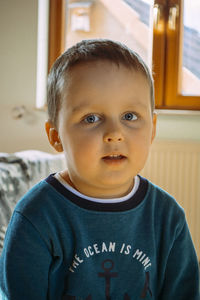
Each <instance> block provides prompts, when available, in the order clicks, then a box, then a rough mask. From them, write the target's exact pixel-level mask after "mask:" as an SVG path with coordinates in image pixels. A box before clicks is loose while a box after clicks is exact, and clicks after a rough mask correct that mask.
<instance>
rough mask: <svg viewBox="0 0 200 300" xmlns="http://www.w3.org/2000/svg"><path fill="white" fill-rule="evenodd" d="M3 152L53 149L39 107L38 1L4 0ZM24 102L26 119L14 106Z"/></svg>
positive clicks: (0, 12)
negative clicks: (15, 116)
mask: <svg viewBox="0 0 200 300" xmlns="http://www.w3.org/2000/svg"><path fill="white" fill-rule="evenodd" d="M0 38H1V40H0V66H1V72H0V128H1V133H0V152H15V151H19V150H24V149H39V150H43V151H51V147H50V146H49V144H48V141H47V138H46V135H45V131H44V121H45V119H46V113H44V112H41V111H37V110H35V96H36V62H37V0H17V1H15V0H6V1H5V0H0ZM21 105H24V106H25V107H26V109H27V113H26V114H25V115H24V117H23V118H21V119H17V120H15V119H14V118H13V108H15V107H16V106H21Z"/></svg>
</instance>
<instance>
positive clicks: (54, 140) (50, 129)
mask: <svg viewBox="0 0 200 300" xmlns="http://www.w3.org/2000/svg"><path fill="white" fill-rule="evenodd" d="M45 129H46V133H47V136H48V139H49V143H50V144H51V146H53V148H54V149H55V150H56V151H57V152H63V146H62V143H61V141H60V138H59V135H58V131H57V129H56V128H55V126H54V125H53V124H52V123H51V122H50V121H46V122H45Z"/></svg>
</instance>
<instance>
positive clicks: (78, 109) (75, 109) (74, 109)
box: [72, 102, 90, 113]
mask: <svg viewBox="0 0 200 300" xmlns="http://www.w3.org/2000/svg"><path fill="white" fill-rule="evenodd" d="M89 105H90V104H89V102H84V103H82V104H80V105H78V106H75V107H73V108H72V113H77V112H79V111H81V110H83V109H84V108H86V107H89Z"/></svg>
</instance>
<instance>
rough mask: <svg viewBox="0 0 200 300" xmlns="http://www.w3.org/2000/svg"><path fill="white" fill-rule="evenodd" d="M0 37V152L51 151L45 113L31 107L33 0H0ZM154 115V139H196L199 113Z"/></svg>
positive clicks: (199, 134) (34, 50) (34, 48)
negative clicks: (20, 109) (20, 113)
mask: <svg viewBox="0 0 200 300" xmlns="http://www.w3.org/2000/svg"><path fill="white" fill-rule="evenodd" d="M0 37H1V42H0V45H1V46H0V51H1V53H0V54H1V55H0V66H1V73H0V128H1V133H0V152H15V151H20V150H24V149H38V150H43V151H52V149H51V147H50V146H49V144H48V141H47V138H46V135H45V131H44V121H45V119H46V113H44V112H41V111H37V110H35V94H36V92H35V88H36V61H37V0H17V1H14V0H6V1H5V0H0ZM20 105H25V106H26V109H27V114H25V116H24V118H22V119H18V120H15V119H14V118H13V113H12V111H13V108H15V107H16V106H20ZM158 119H159V120H158V121H159V122H158V127H159V128H158V135H157V138H158V139H160V138H166V139H168V138H173V139H177V138H178V139H180V138H181V139H182V138H183V139H195V140H199V141H200V115H199V116H187V115H185V116H163V115H160V116H159V118H158Z"/></svg>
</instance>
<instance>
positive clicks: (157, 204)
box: [146, 180, 186, 231]
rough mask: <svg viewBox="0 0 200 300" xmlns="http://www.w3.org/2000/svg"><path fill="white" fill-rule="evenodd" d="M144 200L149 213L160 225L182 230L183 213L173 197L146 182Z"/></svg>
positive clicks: (183, 223) (184, 219)
mask: <svg viewBox="0 0 200 300" xmlns="http://www.w3.org/2000/svg"><path fill="white" fill-rule="evenodd" d="M146 200H147V201H146V203H147V204H146V205H147V206H148V209H149V211H151V212H152V213H153V214H154V217H155V219H156V220H157V222H158V223H159V224H160V225H161V224H162V225H163V226H165V225H164V224H167V226H168V227H169V226H171V227H172V228H174V229H175V228H177V230H178V231H181V230H182V228H183V226H184V225H185V223H186V218H185V212H184V209H183V208H182V207H181V205H180V204H179V203H178V201H177V200H176V199H175V197H173V196H172V195H170V194H169V193H168V192H167V191H165V190H164V189H162V188H161V187H159V186H157V185H156V184H154V183H152V182H150V181H149V180H148V190H147V193H146Z"/></svg>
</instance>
